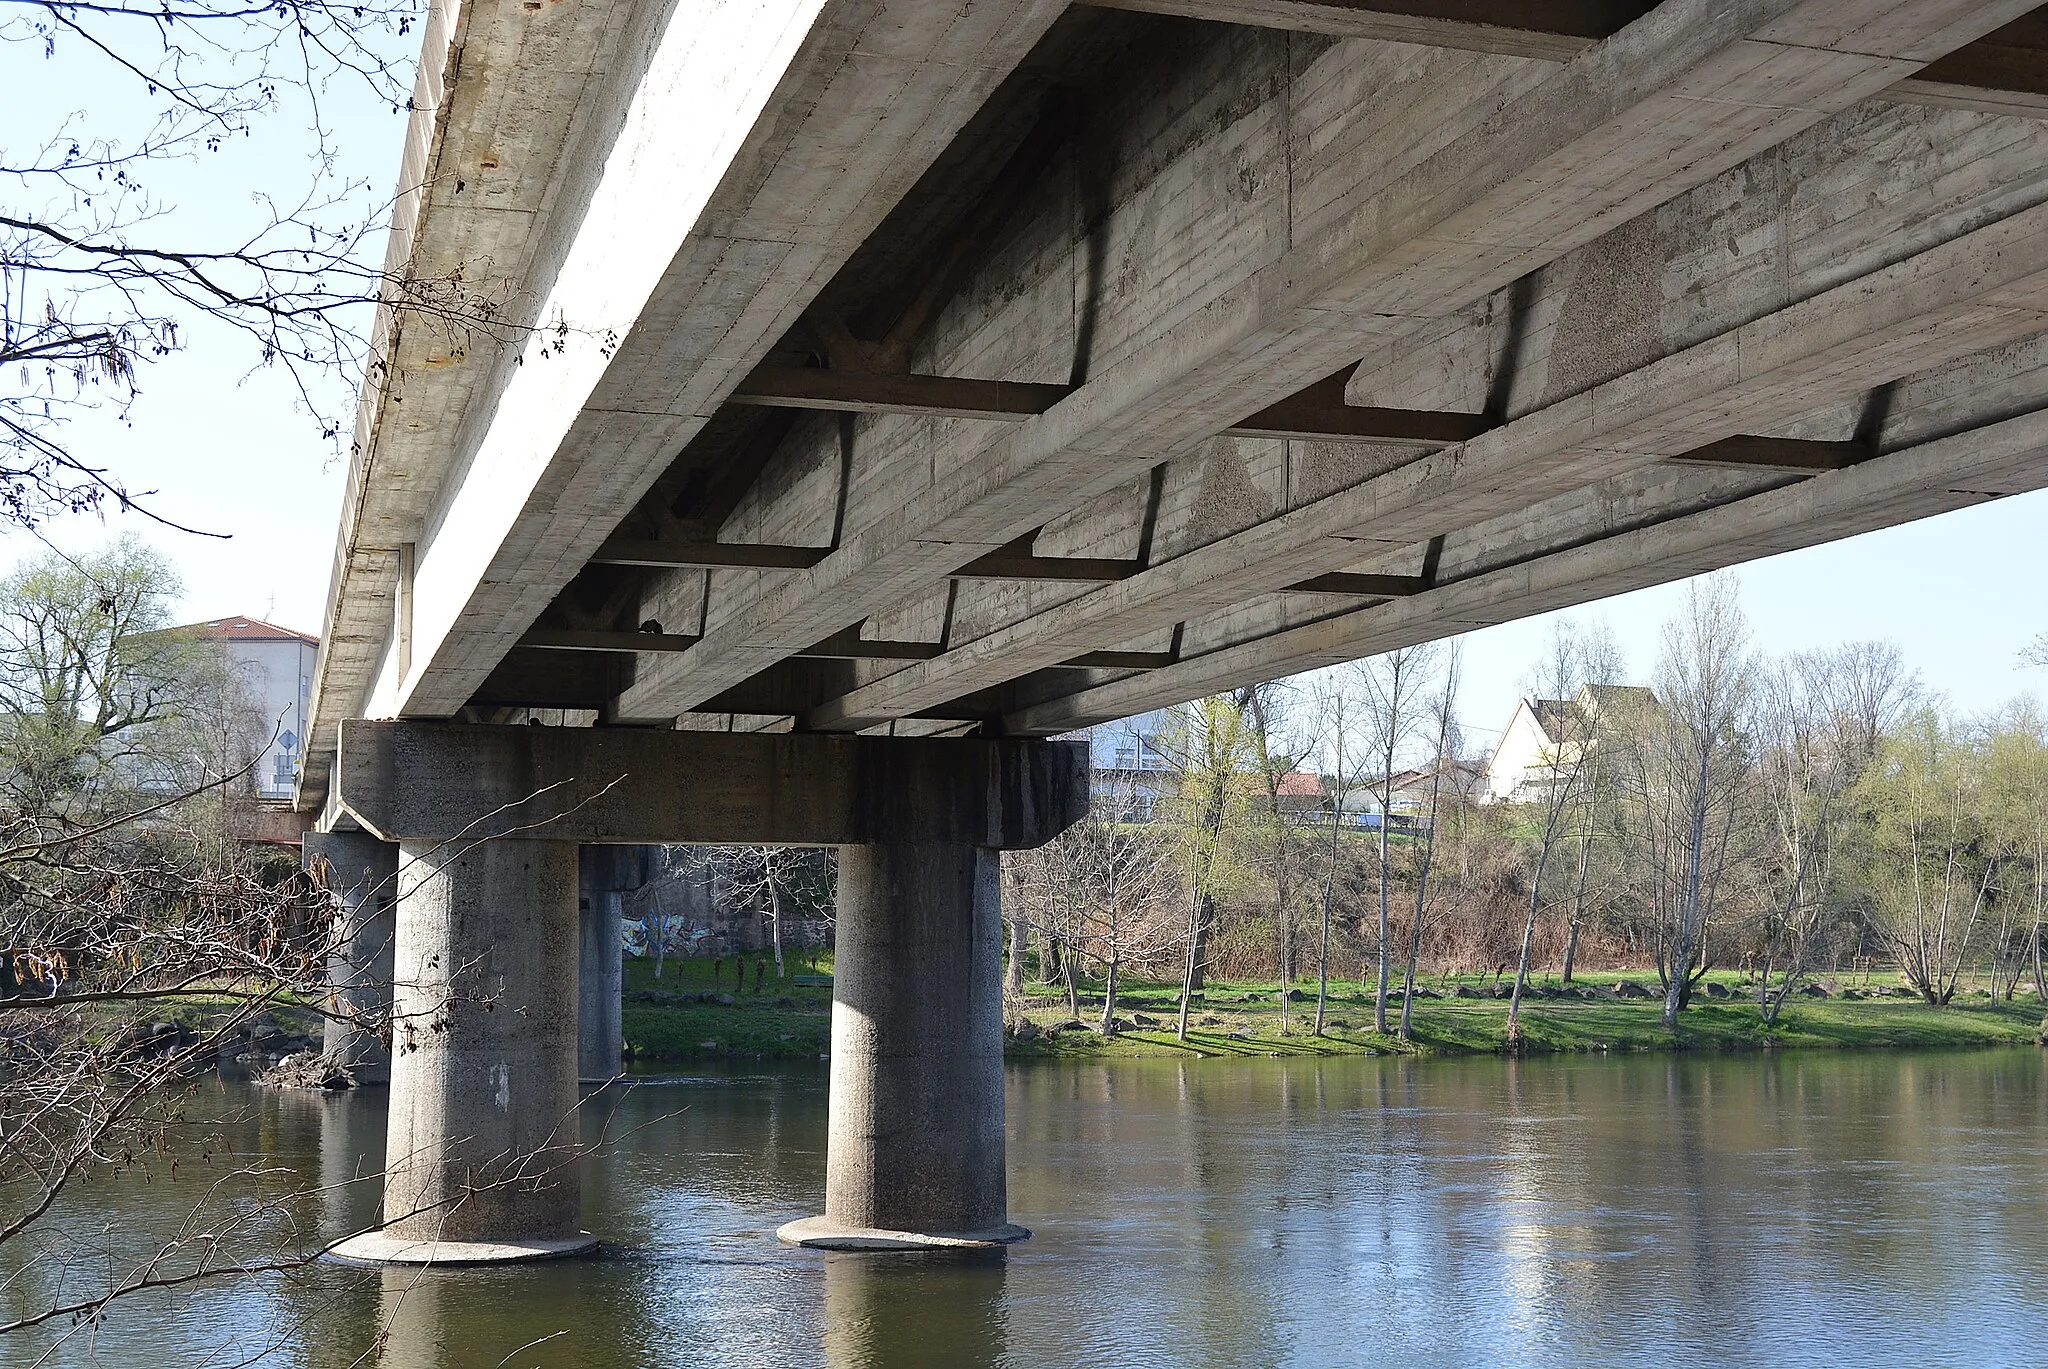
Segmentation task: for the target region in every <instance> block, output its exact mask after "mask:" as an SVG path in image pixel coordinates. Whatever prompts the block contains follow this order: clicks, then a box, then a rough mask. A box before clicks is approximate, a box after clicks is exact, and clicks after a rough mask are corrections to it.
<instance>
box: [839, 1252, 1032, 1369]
mask: <svg viewBox="0 0 2048 1369" xmlns="http://www.w3.org/2000/svg"><path fill="white" fill-rule="evenodd" d="M1006 1256H1007V1252H1006V1251H1001V1250H989V1251H974V1252H962V1253H959V1254H952V1253H930V1254H915V1255H903V1256H898V1257H897V1258H894V1259H888V1258H882V1259H877V1258H876V1257H875V1256H874V1255H873V1254H853V1253H847V1254H828V1255H826V1256H824V1265H825V1312H824V1321H825V1336H824V1350H825V1362H826V1363H827V1364H830V1365H832V1366H833V1369H896V1366H909V1365H931V1366H934V1369H937V1367H938V1366H946V1367H947V1369H956V1367H957V1369H996V1367H997V1366H999V1365H1003V1364H1007V1363H1009V1338H1008V1336H1007V1335H1006V1334H1005V1331H1004V1326H1003V1273H1004V1270H1005V1268H1006V1266H1007V1263H1008V1261H1007V1259H1006Z"/></svg>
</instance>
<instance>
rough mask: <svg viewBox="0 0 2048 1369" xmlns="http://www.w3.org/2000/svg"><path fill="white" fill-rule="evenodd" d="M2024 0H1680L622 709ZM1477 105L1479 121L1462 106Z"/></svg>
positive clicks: (1255, 405)
mask: <svg viewBox="0 0 2048 1369" xmlns="http://www.w3.org/2000/svg"><path fill="white" fill-rule="evenodd" d="M2025 7H2026V6H2025V4H2024V3H2018V2H2017V0H2016V2H2015V3H2012V4H2005V5H1991V6H1986V5H1979V4H1967V3H1963V0H1937V2H1936V3H1929V2H1928V0H1915V2H1914V3H1904V2H1903V0H1804V3H1789V4H1788V3H1769V0H1745V2H1743V3H1734V4H1727V3H1719V2H1718V0H1713V2H1712V3H1710V2H1708V0H1669V2H1668V3H1666V4H1664V5H1662V6H1660V7H1659V8H1658V9H1657V11H1656V12H1655V13H1653V14H1651V15H1649V16H1647V17H1646V18H1644V19H1643V20H1641V21H1639V22H1638V23H1635V24H1632V25H1630V26H1629V27H1627V28H1625V29H1623V30H1622V31H1621V32H1620V33H1617V34H1615V35H1614V36H1613V37H1611V38H1608V39H1606V40H1603V41H1602V42H1600V43H1598V44H1596V45H1594V46H1593V47H1591V48H1589V49H1587V50H1586V51H1585V52H1584V53H1582V54H1580V56H1578V57H1577V58H1575V59H1573V60H1572V61H1571V62H1569V63H1566V64H1565V65H1563V66H1561V67H1559V68H1557V69H1556V71H1555V72H1554V73H1552V74H1551V75H1550V76H1549V77H1548V78H1547V79H1545V80H1543V81H1542V82H1540V83H1539V84H1537V85H1535V86H1534V88H1532V89H1529V90H1528V91H1527V93H1526V94H1524V95H1522V96H1521V97H1519V98H1516V99H1513V100H1510V101H1508V102H1507V104H1506V105H1505V107H1503V108H1499V109H1498V110H1497V111H1495V112H1493V113H1491V114H1490V115H1489V116H1487V117H1484V118H1483V119H1476V121H1474V122H1469V123H1467V124H1466V131H1465V132H1463V133H1461V134H1459V135H1458V136H1457V137H1455V138H1453V139H1452V140H1450V141H1449V142H1448V143H1447V144H1445V145H1444V146H1443V147H1442V148H1440V149H1439V150H1437V151H1436V152H1435V154H1434V155H1433V156H1431V157H1430V158H1429V159H1428V160H1427V162H1426V163H1423V164H1421V165H1418V166H1417V167H1416V168H1415V169H1414V170H1413V171H1410V172H1408V173H1406V174H1404V175H1402V176H1400V177H1397V178H1395V179H1394V180H1392V181H1391V182H1389V183H1386V184H1385V185H1383V186H1379V187H1377V188H1374V189H1373V190H1371V191H1370V193H1365V194H1362V195H1361V196H1360V197H1359V198H1358V200H1357V201H1356V202H1355V203H1351V204H1348V205H1346V206H1345V207H1344V208H1343V210H1342V211H1341V212H1335V213H1331V214H1329V215H1326V216H1325V217H1324V218H1323V220H1322V222H1321V224H1320V225H1319V226H1317V227H1316V228H1315V229H1314V230H1313V231H1311V232H1306V233H1304V235H1303V237H1302V238H1301V239H1300V240H1297V241H1295V242H1294V243H1293V245H1292V246H1291V247H1290V248H1289V249H1288V250H1286V251H1284V252H1282V253H1279V254H1277V256H1274V257H1271V258H1268V259H1266V260H1265V261H1263V262H1254V263H1250V264H1249V268H1250V269H1248V270H1246V271H1245V272H1244V273H1243V274H1242V275H1241V276H1240V278H1239V279H1237V280H1235V281H1234V282H1233V283H1231V284H1229V285H1228V286H1226V287H1223V288H1221V289H1214V288H1211V289H1209V290H1207V292H1206V294H1205V300H1206V302H1205V306H1204V307H1203V308H1201V309H1199V310H1189V309H1186V308H1184V307H1182V306H1183V304H1184V303H1185V302H1184V301H1182V300H1176V299H1170V298H1164V297H1162V299H1161V300H1160V302H1159V305H1158V309H1159V314H1160V323H1159V325H1158V326H1157V329H1156V333H1155V334H1154V335H1153V337H1152V338H1151V339H1150V340H1149V341H1148V342H1147V343H1146V344H1145V345H1142V346H1132V347H1130V348H1128V349H1126V350H1125V351H1124V352H1123V353H1122V354H1121V355H1120V356H1118V357H1117V358H1115V359H1113V360H1111V361H1110V362H1108V363H1107V364H1105V365H1103V366H1102V367H1101V368H1100V369H1099V370H1097V371H1095V372H1093V373H1092V374H1091V376H1090V378H1089V379H1088V380H1087V382H1086V383H1084V384H1083V385H1081V386H1080V388H1079V389H1078V390H1076V392H1075V393H1074V394H1073V395H1071V396H1070V397H1069V398H1067V399H1066V400H1064V401H1062V402H1061V403H1059V404H1057V405H1055V406H1054V407H1053V408H1052V409H1050V410H1049V411H1047V412H1046V413H1045V414H1043V415H1041V416H1039V417H1037V418H1034V419H1030V420H1028V421H1026V422H1024V423H1021V424H1018V425H1015V426H1014V427H1013V428H1011V429H1009V430H1007V431H1006V432H1004V433H1003V434H1002V435H1001V436H1000V437H999V438H998V439H997V440H996V441H994V442H992V443H991V444H990V445H989V446H988V447H987V449H986V450H985V451H984V452H983V453H982V454H981V455H980V456H979V457H978V459H977V460H975V461H973V462H971V463H965V464H964V465H963V466H962V467H961V468H960V469H958V470H957V471H955V472H953V473H950V474H948V475H947V476H946V477H944V478H942V479H940V480H937V481H935V482H933V483H931V484H928V485H925V486H923V487H922V488H920V489H919V490H918V491H917V493H916V494H915V495H914V496H913V497H912V498H909V499H907V500H904V501H902V502H901V504H900V505H897V506H895V507H894V508H892V510H891V511H890V513H889V514H888V515H887V516H886V517H885V518H882V519H880V520H878V521H876V522H873V523H871V524H868V525H867V526H865V527H863V528H861V529H860V530H859V531H857V532H856V533H855V534H854V535H852V536H850V537H848V538H847V539H846V540H845V542H844V543H843V544H842V545H841V546H840V548H839V549H838V550H836V551H834V552H833V553H832V555H830V556H828V557H827V558H826V559H825V560H824V561H822V562H821V563H820V564H819V565H818V566H817V567H816V568H815V569H813V570H812V571H810V572H809V573H807V574H801V575H795V576H790V577H787V578H784V579H783V580H781V581H780V582H778V583H776V584H774V585H772V586H768V585H764V586H762V587H761V588H760V589H759V590H758V591H756V593H755V597H753V599H752V600H751V602H742V603H738V604H729V605H727V606H726V608H727V610H728V611H725V612H723V613H720V614H716V615H714V622H713V625H712V627H711V629H710V631H708V632H707V633H706V635H705V638H704V640H703V641H702V642H700V643H699V644H698V646H697V647H695V648H693V649H692V650H691V651H689V652H688V653H685V654H684V655H681V656H679V657H671V658H665V659H663V660H660V661H655V662H651V663H649V664H647V665H646V666H645V668H643V669H642V670H641V671H640V673H639V677H638V679H637V680H636V681H635V683H634V684H633V686H632V687H631V688H630V689H629V690H628V691H627V692H626V694H625V695H624V696H623V698H622V699H621V701H620V711H621V715H622V716H627V717H650V718H651V717H662V716H667V715H671V714H673V713H675V712H677V711H678V710H681V709H685V708H691V707H695V706H697V705H699V704H701V703H703V702H704V701H706V700H708V699H711V698H715V697H717V696H718V695H720V694H721V693H723V692H724V691H726V690H728V689H730V688H732V687H733V686H735V685H738V684H739V683H741V682H742V681H744V680H745V679H747V678H748V677H750V676H751V675H753V674H754V673H756V672H757V671H759V670H761V669H762V668H764V667H766V666H768V665H770V664H772V663H773V662H775V661H776V660H779V659H781V658H782V657H783V656H786V655H787V654H788V653H789V652H790V651H792V650H794V649H797V648H798V647H801V646H802V645H803V644H804V643H806V642H809V641H815V640H818V639H819V638H821V637H823V636H826V635H829V634H830V633H831V632H834V631H836V630H838V629H840V628H842V627H844V626H846V625H847V623H849V622H852V621H856V620H858V619H860V618H862V617H864V616H868V615H872V614H876V613H881V612H886V611H887V610H889V609H890V608H892V607H893V606H894V605H895V603H897V602H898V601H900V599H901V597H902V595H903V593H904V590H905V588H906V586H912V585H916V584H918V583H927V584H928V583H931V582H933V581H935V580H937V579H938V578H940V577H942V576H944V575H946V574H949V573H951V571H952V570H953V569H955V568H956V567H957V566H958V565H960V564H964V563H965V562H966V561H967V560H969V559H972V557H973V556H974V555H975V554H977V553H978V552H979V551H980V550H981V549H984V548H987V547H990V546H996V545H1001V544H1003V543H1006V542H1008V541H1009V540H1011V539H1013V538H1015V537H1017V536H1019V535H1020V534H1022V533H1025V532H1027V531H1029V530H1030V529H1031V528H1033V527H1037V526H1040V525H1042V524H1043V523H1045V522H1046V520H1047V519H1048V517H1049V516H1051V515H1054V514H1057V513H1062V512H1066V511H1069V510H1073V509H1077V508H1080V507H1083V506H1084V505H1085V504H1086V503H1087V502H1088V501H1089V500H1091V499H1093V498H1095V497H1096V496H1098V495H1100V494H1103V493H1106V492H1108V491H1110V490H1113V489H1115V488H1117V487H1119V486H1121V485H1124V484H1126V483H1128V482H1131V481H1133V480H1135V479H1137V478H1139V477H1141V476H1142V475H1143V474H1144V473H1145V472H1146V471H1147V470H1148V469H1149V468H1150V467H1151V466H1152V465H1154V464H1156V463H1158V462H1159V461H1161V460H1164V459H1166V458H1168V457H1171V456H1175V455H1177V454H1181V453H1184V452H1186V451H1189V450H1191V449H1192V448H1193V447H1194V446H1195V445H1196V444H1198V443H1200V442H1201V441H1203V440H1205V439H1206V438H1208V437H1209V436H1210V435H1212V434H1215V433H1218V432H1221V431H1223V430H1225V429H1227V428H1229V427H1230V426H1231V425H1232V424H1234V423H1236V422H1238V421H1240V420H1242V419H1243V418H1244V417H1245V416H1246V415H1247V414H1249V413H1251V412H1255V411H1257V410H1259V409H1261V408H1263V407H1265V406H1267V405H1270V404H1272V403H1274V402H1276V401H1278V400H1280V399H1282V398H1284V397H1285V396H1287V395H1288V394H1291V393H1294V392H1296V391H1298V390H1299V389H1301V388H1302V387H1304V386H1306V385H1308V384H1310V383H1312V382H1314V381H1316V380H1318V379H1321V378H1322V377H1324V376H1327V375H1328V374H1330V373H1331V372H1332V371H1333V370H1335V369H1336V368H1337V367H1339V366H1342V365H1344V364H1346V363H1347V362H1351V361H1355V360H1356V359H1357V358H1358V357H1360V356H1362V355H1364V354H1365V353H1366V352H1367V351H1368V350H1369V349H1370V348H1371V347H1372V346H1373V345H1374V344H1375V343H1376V342H1380V341H1386V340H1388V339H1390V338H1391V339H1399V338H1400V337H1402V336H1404V335H1405V334H1407V333H1408V332H1410V331H1412V330H1413V329H1414V327H1415V325H1416V322H1417V321H1419V320H1427V319H1435V318H1442V317H1445V316H1448V315H1450V314H1452V313H1455V312H1456V311H1458V310H1460V309H1463V308H1466V307H1468V306H1470V305H1472V304H1473V303H1475V302H1477V301H1479V300H1481V299H1483V298H1484V297H1485V296H1487V295H1489V294H1491V293H1492V292H1494V291H1496V290H1499V289H1502V288H1504V287H1506V286H1507V285H1508V284H1510V283H1511V282H1513V281H1514V280H1516V279H1518V278H1519V277H1521V276H1523V275H1525V274H1527V273H1528V272H1530V271H1532V270H1534V269H1536V268H1538V267H1541V266H1544V265H1546V264H1548V263H1550V262H1553V261H1556V260H1557V259H1558V258H1560V257H1561V256H1563V255H1564V254H1565V253H1567V252H1569V251H1571V250H1573V249H1575V248H1577V247H1579V246H1582V245H1584V244H1585V243H1587V242H1589V241H1591V240H1593V239H1595V238H1597V237H1599V236H1601V235H1602V234H1603V233H1604V232H1605V231H1607V230H1608V229H1609V228H1611V227H1613V226H1614V225H1615V224H1617V223H1621V222H1625V221H1627V220H1629V219H1631V218H1634V217H1636V216H1637V215H1639V214H1641V213H1642V212H1643V211H1645V210H1648V209H1650V208H1652V207H1654V206H1656V205H1658V204H1660V203H1662V202H1664V201H1666V200H1668V199H1670V198H1672V197H1673V196H1675V195H1677V194H1679V193H1681V192H1682V191H1685V190H1688V189H1691V188H1693V187H1695V186H1698V185H1700V184H1703V183H1705V182H1707V181H1709V180H1711V179H1713V178H1714V177H1715V176H1717V175H1719V174H1720V173H1721V172H1723V171H1725V170H1727V169H1729V168H1732V167H1734V166H1737V165H1739V164H1741V163H1742V162H1744V161H1746V160H1748V159H1749V158H1751V157H1753V156H1755V155H1756V154H1757V153H1759V152H1761V151H1763V150H1764V149H1767V148H1769V147H1771V146H1774V145H1776V144H1777V143H1779V142H1782V141H1783V140H1784V139H1786V138H1788V137H1790V136H1792V135H1793V134H1795V133H1797V132H1799V131H1801V130H1803V129H1806V128H1808V127H1811V126H1812V125H1813V124H1815V123H1817V122H1819V121H1820V120H1822V119H1824V118H1826V117H1828V115H1829V114H1831V113H1833V112H1836V111H1839V110H1841V109H1844V108H1846V107H1848V106H1850V105H1852V104H1855V103H1857V102H1858V101H1860V100H1862V99H1864V98H1865V97H1866V96H1869V95H1872V94H1875V93H1876V92H1878V91H1880V90H1882V89H1883V88H1885V87H1886V86H1888V85H1890V84H1891V83H1893V82H1894V81H1897V80H1898V79H1900V78H1902V77H1904V76H1906V75H1909V74H1911V73H1912V72H1913V71H1915V70H1917V69H1918V68H1919V67H1920V66H1921V65H1922V64H1924V63H1926V62H1928V61H1930V60H1933V59H1935V58H1937V57H1939V56H1941V55H1942V54H1943V53H1945V52H1948V51H1951V50H1953V49H1954V48H1955V47H1958V46H1961V45H1962V44H1964V43H1967V42H1969V41H1971V40H1973V39H1975V38H1976V37H1979V36H1981V35H1982V34H1983V33H1985V32H1987V31H1989V30H1991V29H1993V28H1995V27H1997V26H1998V25H1999V24H2000V23H2002V22H2004V21H2005V20H2006V19H2008V18H2011V17H2012V16H2013V15H2015V14H2017V13H2019V12H2020V11H2021V10H2023V9H2024V8H2025ZM1464 117H1465V116H1464V115H1463V114H1461V115H1460V118H1461V119H1463V118H1464Z"/></svg>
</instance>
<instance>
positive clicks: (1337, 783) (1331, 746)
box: [1282, 671, 1364, 1036]
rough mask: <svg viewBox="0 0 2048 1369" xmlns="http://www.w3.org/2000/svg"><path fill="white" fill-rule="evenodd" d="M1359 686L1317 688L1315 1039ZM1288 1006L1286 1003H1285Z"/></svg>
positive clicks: (1324, 1001)
mask: <svg viewBox="0 0 2048 1369" xmlns="http://www.w3.org/2000/svg"><path fill="white" fill-rule="evenodd" d="M1355 683H1356V682H1355V681H1354V679H1353V678H1352V677H1351V675H1350V674H1349V673H1347V672H1343V671H1328V672H1325V673H1324V674H1323V675H1321V676H1320V677H1319V678H1318V679H1317V680H1316V683H1315V686H1314V688H1315V708H1316V716H1317V729H1316V730H1317V733H1318V734H1319V736H1320V738H1321V740H1322V747H1323V760H1324V764H1325V765H1327V766H1328V767H1329V778H1330V785H1329V788H1330V800H1329V801H1330V814H1329V818H1330V821H1329V847H1328V850H1327V851H1326V852H1325V859H1324V863H1323V888H1322V896H1321V913H1322V921H1321V928H1320V931H1319V934H1318V939H1317V950H1316V1024H1315V1034H1316V1035H1317V1036H1321V1035H1322V1034H1323V1022H1324V1018H1325V1015H1326V1012H1327V1009H1328V1005H1329V1000H1330V918H1331V913H1332V908H1333V904H1334V903H1335V900H1336V893H1337V866H1338V864H1339V862H1340V860H1341V859H1342V855H1343V836H1344V807H1345V804H1346V802H1347V801H1348V800H1349V798H1350V796H1351V790H1352V788H1353V786H1354V785H1355V784H1356V783H1357V765H1356V759H1355V757H1354V754H1353V753H1354V752H1356V751H1357V749H1358V746H1359V743H1360V740H1361V738H1360V735H1359V733H1360V729H1361V727H1362V726H1363V722H1364V720H1363V718H1362V717H1361V716H1360V715H1361V713H1362V706H1361V705H1360V703H1359V701H1358V699H1357V697H1356V694H1355ZM1282 1002H1283V1003H1284V1002H1285V999H1284V998H1283V999H1282Z"/></svg>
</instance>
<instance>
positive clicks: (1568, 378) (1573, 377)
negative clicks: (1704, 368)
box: [1543, 210, 1664, 404]
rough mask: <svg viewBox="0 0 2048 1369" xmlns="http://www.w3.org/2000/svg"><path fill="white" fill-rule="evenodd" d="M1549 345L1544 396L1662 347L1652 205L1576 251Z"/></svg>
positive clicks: (1549, 398)
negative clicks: (1647, 210)
mask: <svg viewBox="0 0 2048 1369" xmlns="http://www.w3.org/2000/svg"><path fill="white" fill-rule="evenodd" d="M1577 257H1578V261H1577V263H1576V265H1575V267H1574V269H1573V273H1572V278H1571V279H1572V283H1571V287H1570V289H1569V291H1568V292H1567V293H1566V295H1565V300H1564V307H1563V308H1562V309H1561V310H1559V312H1558V316H1557V331H1556V333H1555V334H1554V335H1553V337H1552V339H1551V343H1550V368H1549V375H1548V378H1547V380H1546V382H1545V385H1544V398H1543V402H1544V403H1546V404H1551V403H1555V402H1556V401H1558V400H1560V399H1564V398H1566V397H1568V396H1570V395H1575V394H1578V393H1580V392H1581V391H1583V390H1588V389H1591V388H1592V387H1593V386H1595V385H1598V384H1601V383H1602V382H1603V381H1609V380H1612V379H1614V378H1615V377H1616V376H1619V375H1626V374H1627V373H1628V372H1630V371H1633V370H1634V369H1635V368H1636V367H1638V366H1641V365H1644V364H1646V363H1647V362H1650V361H1654V360H1655V359H1656V358H1657V357H1658V356H1660V355H1661V354H1662V353H1663V350H1664V336H1663V329H1662V327H1661V324H1660V315H1661V313H1662V310H1663V302H1664V251H1663V244H1662V241H1661V239H1660V237H1659V235H1658V232H1657V215H1656V212H1655V211H1654V210H1653V211H1651V212H1650V213H1647V214H1640V215H1638V216H1636V217H1635V218H1633V219H1631V220H1629V221H1628V222H1627V223H1625V224H1623V225H1622V226H1621V227H1619V228H1617V229H1615V230H1613V231H1612V232H1610V233H1608V234H1607V235H1606V236H1605V237H1601V238H1596V239H1595V240H1593V241H1592V242H1590V243H1587V244H1586V245H1585V246H1584V247H1582V248H1580V249H1579V251H1578V253H1577Z"/></svg>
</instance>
